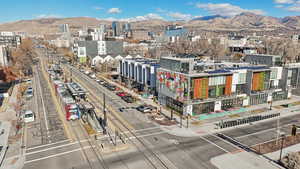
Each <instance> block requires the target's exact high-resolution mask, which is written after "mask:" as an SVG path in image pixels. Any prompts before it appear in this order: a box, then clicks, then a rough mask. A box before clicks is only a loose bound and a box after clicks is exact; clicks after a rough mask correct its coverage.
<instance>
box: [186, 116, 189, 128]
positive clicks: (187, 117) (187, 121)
mask: <svg viewBox="0 0 300 169" xmlns="http://www.w3.org/2000/svg"><path fill="white" fill-rule="evenodd" d="M186 128H189V115H187V116H186Z"/></svg>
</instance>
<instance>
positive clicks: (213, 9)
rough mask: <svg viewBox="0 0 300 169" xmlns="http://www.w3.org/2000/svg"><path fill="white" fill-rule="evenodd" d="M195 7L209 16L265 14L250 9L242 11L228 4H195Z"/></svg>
mask: <svg viewBox="0 0 300 169" xmlns="http://www.w3.org/2000/svg"><path fill="white" fill-rule="evenodd" d="M196 7H197V8H201V9H204V10H206V11H208V12H209V13H210V14H213V15H221V16H235V15H238V14H240V13H243V12H251V13H254V14H257V15H264V14H265V12H264V11H262V10H260V9H252V10H249V9H243V8H241V7H239V6H235V5H231V4H229V3H220V4H213V3H207V4H202V3H198V4H196Z"/></svg>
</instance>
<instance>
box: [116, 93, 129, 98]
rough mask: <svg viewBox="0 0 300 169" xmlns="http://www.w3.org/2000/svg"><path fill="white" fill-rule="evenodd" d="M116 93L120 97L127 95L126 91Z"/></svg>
mask: <svg viewBox="0 0 300 169" xmlns="http://www.w3.org/2000/svg"><path fill="white" fill-rule="evenodd" d="M117 95H118V96H120V97H124V96H126V95H127V93H125V92H118V93H117Z"/></svg>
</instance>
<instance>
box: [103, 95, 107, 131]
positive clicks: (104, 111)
mask: <svg viewBox="0 0 300 169" xmlns="http://www.w3.org/2000/svg"><path fill="white" fill-rule="evenodd" d="M105 106H106V105H105V93H103V114H104V127H106V126H107V115H106V108H105Z"/></svg>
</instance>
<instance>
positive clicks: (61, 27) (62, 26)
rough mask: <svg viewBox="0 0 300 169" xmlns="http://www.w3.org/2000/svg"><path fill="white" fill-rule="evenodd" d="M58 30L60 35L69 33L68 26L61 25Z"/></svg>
mask: <svg viewBox="0 0 300 169" xmlns="http://www.w3.org/2000/svg"><path fill="white" fill-rule="evenodd" d="M59 29H60V32H62V33H69V31H70V30H69V24H62V25H60V27H59Z"/></svg>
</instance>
